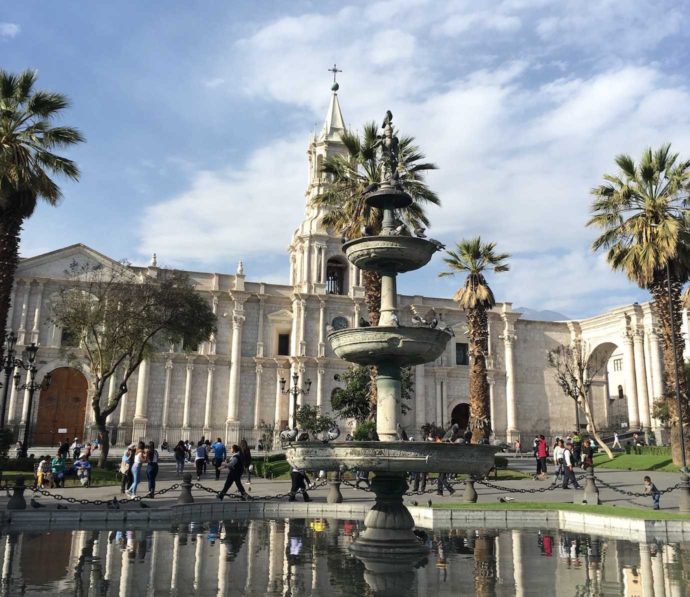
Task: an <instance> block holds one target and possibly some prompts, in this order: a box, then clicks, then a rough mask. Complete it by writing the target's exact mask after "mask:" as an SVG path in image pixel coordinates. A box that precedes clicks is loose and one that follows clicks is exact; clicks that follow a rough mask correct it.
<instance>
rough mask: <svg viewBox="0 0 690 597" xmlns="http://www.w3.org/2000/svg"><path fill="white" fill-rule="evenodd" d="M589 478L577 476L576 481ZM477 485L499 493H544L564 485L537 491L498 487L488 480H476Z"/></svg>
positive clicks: (560, 484) (554, 484)
mask: <svg viewBox="0 0 690 597" xmlns="http://www.w3.org/2000/svg"><path fill="white" fill-rule="evenodd" d="M586 476H587V473H585V474H583V475H579V476H576V477H575V479H576V480H577V481H578V482H579V481H582V479H584V478H585V477H586ZM474 482H475V483H479V484H480V485H484V486H485V487H489V488H491V489H498V490H499V491H505V492H506V493H544V492H545V491H553V490H554V489H559V488H562V487H563V484H562V483H561V482H560V481H556V482H555V483H552V484H551V485H549V486H548V487H536V488H535V489H520V488H517V487H504V486H501V485H496V484H495V483H490V482H489V481H487V480H486V479H475V480H474Z"/></svg>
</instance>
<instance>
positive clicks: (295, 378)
mask: <svg viewBox="0 0 690 597" xmlns="http://www.w3.org/2000/svg"><path fill="white" fill-rule="evenodd" d="M286 383H287V380H286V379H285V378H284V377H281V378H280V391H281V392H282V393H283V394H290V396H292V420H291V424H290V427H291V429H294V428H295V415H296V414H297V396H299V395H300V394H301V395H304V396H306V395H307V394H309V390H310V389H311V379H307V380H306V381H305V382H304V387H302V388H300V387H299V385H298V383H299V374H298V373H297V372H296V371H295V372H294V373H293V374H292V385H291V386H290V387H289V388H287V389H285V384H286Z"/></svg>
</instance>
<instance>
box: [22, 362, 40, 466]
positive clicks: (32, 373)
mask: <svg viewBox="0 0 690 597" xmlns="http://www.w3.org/2000/svg"><path fill="white" fill-rule="evenodd" d="M35 379H36V367H35V366H34V365H30V366H29V380H28V383H27V384H25V386H26V387H25V389H27V390H29V408H28V409H27V415H26V425H25V426H24V441H23V442H22V456H23V457H24V458H26V457H27V456H28V450H29V432H30V430H31V418H32V417H31V414H32V411H33V406H34V392H35V391H36V389H37V388H38V386H37V385H36V381H35Z"/></svg>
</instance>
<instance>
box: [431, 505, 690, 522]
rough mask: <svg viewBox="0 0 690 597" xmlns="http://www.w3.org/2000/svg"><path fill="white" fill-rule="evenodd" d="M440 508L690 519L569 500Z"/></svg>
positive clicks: (641, 509) (683, 516) (440, 506)
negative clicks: (547, 511) (576, 502)
mask: <svg viewBox="0 0 690 597" xmlns="http://www.w3.org/2000/svg"><path fill="white" fill-rule="evenodd" d="M433 507H434V508H436V509H438V510H480V511H482V510H568V511H571V512H586V513H588V514H602V515H604V516H621V517H625V518H636V519H643V520H690V516H689V515H686V514H677V513H674V512H663V511H659V510H652V509H651V508H650V509H649V510H646V509H643V508H625V507H622V508H621V507H617V506H588V505H587V504H569V503H567V502H544V503H537V502H508V503H504V504H502V503H496V504H490V503H487V504H452V503H451V504H434V505H433Z"/></svg>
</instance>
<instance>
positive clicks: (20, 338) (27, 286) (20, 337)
mask: <svg viewBox="0 0 690 597" xmlns="http://www.w3.org/2000/svg"><path fill="white" fill-rule="evenodd" d="M31 282H32V280H25V281H24V298H23V299H22V311H21V315H20V317H19V329H18V330H17V344H19V345H22V344H26V318H27V315H28V313H29V300H30V299H31Z"/></svg>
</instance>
